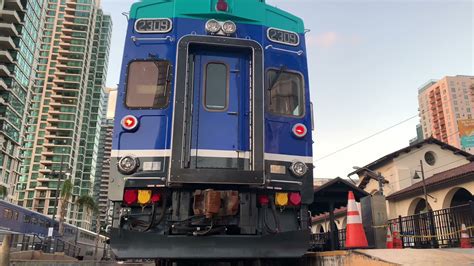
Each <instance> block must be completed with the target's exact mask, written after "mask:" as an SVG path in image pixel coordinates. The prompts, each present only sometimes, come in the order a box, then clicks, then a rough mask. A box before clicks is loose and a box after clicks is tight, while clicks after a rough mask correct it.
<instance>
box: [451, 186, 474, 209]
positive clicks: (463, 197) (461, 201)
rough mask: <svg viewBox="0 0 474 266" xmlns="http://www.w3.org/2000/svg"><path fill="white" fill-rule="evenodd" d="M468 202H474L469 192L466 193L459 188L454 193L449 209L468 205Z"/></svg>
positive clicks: (463, 189)
mask: <svg viewBox="0 0 474 266" xmlns="http://www.w3.org/2000/svg"><path fill="white" fill-rule="evenodd" d="M469 201H474V196H473V195H472V194H471V192H469V191H467V190H466V189H465V188H459V189H458V190H457V191H456V193H454V195H453V199H452V200H451V204H450V206H449V207H451V208H452V207H456V206H461V205H465V204H468V203H469Z"/></svg>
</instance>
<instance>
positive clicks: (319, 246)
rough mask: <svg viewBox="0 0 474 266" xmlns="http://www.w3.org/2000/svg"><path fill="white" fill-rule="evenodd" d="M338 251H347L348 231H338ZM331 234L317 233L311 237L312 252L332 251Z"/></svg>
mask: <svg viewBox="0 0 474 266" xmlns="http://www.w3.org/2000/svg"><path fill="white" fill-rule="evenodd" d="M336 241H337V244H336V250H342V249H345V246H346V229H342V230H338V231H337V238H336ZM331 249H332V248H331V232H325V233H315V234H312V235H311V250H313V251H326V250H331Z"/></svg>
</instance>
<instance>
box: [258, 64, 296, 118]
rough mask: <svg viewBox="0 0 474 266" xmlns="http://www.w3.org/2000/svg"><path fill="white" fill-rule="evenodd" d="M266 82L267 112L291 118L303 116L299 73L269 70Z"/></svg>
mask: <svg viewBox="0 0 474 266" xmlns="http://www.w3.org/2000/svg"><path fill="white" fill-rule="evenodd" d="M267 82H268V85H267V86H268V99H267V102H268V104H267V106H268V111H269V112H271V113H274V114H277V115H283V116H292V117H302V116H303V115H304V113H305V96H304V81H303V76H302V75H301V74H300V73H296V72H289V71H285V70H283V69H271V70H269V71H268V72H267Z"/></svg>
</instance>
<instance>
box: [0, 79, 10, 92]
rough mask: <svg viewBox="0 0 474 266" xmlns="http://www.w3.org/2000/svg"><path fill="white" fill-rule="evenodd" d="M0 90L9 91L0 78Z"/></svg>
mask: <svg viewBox="0 0 474 266" xmlns="http://www.w3.org/2000/svg"><path fill="white" fill-rule="evenodd" d="M0 88H2V89H4V90H9V88H8V85H7V84H6V83H5V81H4V80H3V79H2V78H0Z"/></svg>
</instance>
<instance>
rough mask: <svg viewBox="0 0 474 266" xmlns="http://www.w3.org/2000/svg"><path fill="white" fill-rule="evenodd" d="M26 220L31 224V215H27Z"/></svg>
mask: <svg viewBox="0 0 474 266" xmlns="http://www.w3.org/2000/svg"><path fill="white" fill-rule="evenodd" d="M24 222H25V223H27V224H29V223H30V222H31V216H29V215H25V218H24Z"/></svg>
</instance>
